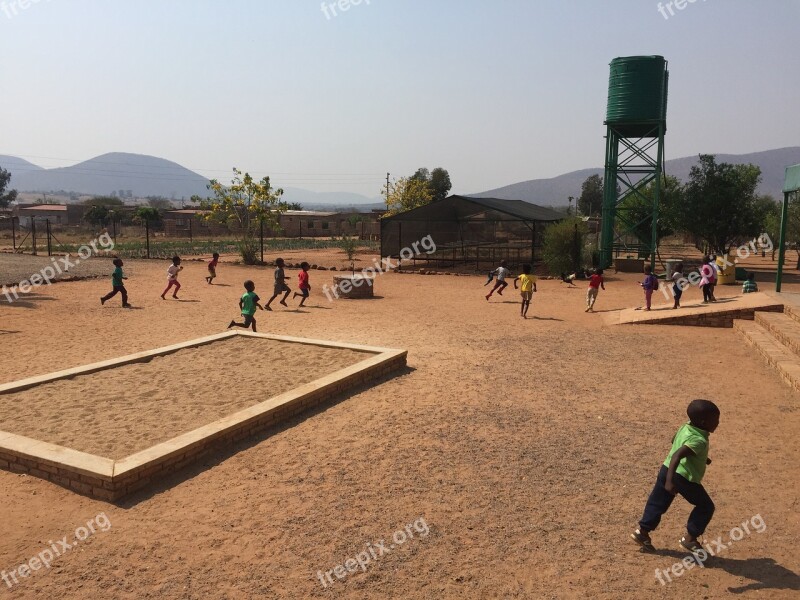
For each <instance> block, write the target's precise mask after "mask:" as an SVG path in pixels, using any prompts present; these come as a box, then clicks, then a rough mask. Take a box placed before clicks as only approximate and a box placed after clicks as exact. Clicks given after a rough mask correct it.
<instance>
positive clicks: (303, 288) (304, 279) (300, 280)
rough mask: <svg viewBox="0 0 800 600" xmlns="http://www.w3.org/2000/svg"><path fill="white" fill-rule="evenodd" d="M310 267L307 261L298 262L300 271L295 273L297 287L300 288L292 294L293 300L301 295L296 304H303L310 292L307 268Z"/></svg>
mask: <svg viewBox="0 0 800 600" xmlns="http://www.w3.org/2000/svg"><path fill="white" fill-rule="evenodd" d="M310 268H311V265H309V264H308V263H307V262H305V261H303V262H301V263H300V272H299V273H298V274H297V287H298V288H299V289H300V292H299V293H298V292H295V293H294V296H292V299H293V300H294V299H295V298H297V297H298V296H302V297H303V299H302V300H300V304H298V306H305V302H306V298H308V294H309V292H311V285H310V284H309V283H308V270H309V269H310Z"/></svg>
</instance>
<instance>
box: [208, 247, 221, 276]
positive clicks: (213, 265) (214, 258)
mask: <svg viewBox="0 0 800 600" xmlns="http://www.w3.org/2000/svg"><path fill="white" fill-rule="evenodd" d="M217 263H219V254H218V253H217V252H214V254H212V255H211V262H209V263H208V277H206V281H207V282H208V283H211V282H212V281H214V278H215V277H216V276H217Z"/></svg>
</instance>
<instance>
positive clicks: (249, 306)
mask: <svg viewBox="0 0 800 600" xmlns="http://www.w3.org/2000/svg"><path fill="white" fill-rule="evenodd" d="M244 289H245V290H246V291H245V293H244V294H242V297H241V298H239V310H240V311H242V316H243V317H244V323H237V322H236V321H231V322H230V323H229V324H228V329H230V328H231V327H244V328H245V329H247V328H248V327H251V326H252V328H253V331H255V330H256V319H255V316H254V315H255V314H256V308H260V309H261V310H264V309H263V308H262V306H261V305H260V304H259V303H258V301H259V300H260V298H259V297H258V296H257V295H256V291H255V290H256V284H255V283H253V282H252V281H250V280H249V279H248V280H247V281H245V282H244Z"/></svg>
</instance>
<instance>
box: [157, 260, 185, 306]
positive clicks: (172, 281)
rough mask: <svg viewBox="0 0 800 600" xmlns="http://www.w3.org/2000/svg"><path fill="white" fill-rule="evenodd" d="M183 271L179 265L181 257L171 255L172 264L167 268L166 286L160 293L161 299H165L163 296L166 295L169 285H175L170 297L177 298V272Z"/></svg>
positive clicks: (178, 283)
mask: <svg viewBox="0 0 800 600" xmlns="http://www.w3.org/2000/svg"><path fill="white" fill-rule="evenodd" d="M181 271H183V267H182V266H181V259H180V257H178V256H173V257H172V264H171V265H170V266H169V269H167V288H166V289H165V290H164V291H163V292H162V293H161V299H162V300H165V298H164V296H166V295H167V292H168V291H169V290H170V288H171V287H173V286H174V287H175V291H174V292H172V297H173V298H175V300H178V290H179V289H181V284H180V282H179V281H178V273H180V272H181Z"/></svg>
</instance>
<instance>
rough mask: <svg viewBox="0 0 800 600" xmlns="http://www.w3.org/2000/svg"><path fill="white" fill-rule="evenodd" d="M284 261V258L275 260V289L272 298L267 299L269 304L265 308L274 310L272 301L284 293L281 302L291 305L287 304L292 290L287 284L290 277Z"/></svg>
mask: <svg viewBox="0 0 800 600" xmlns="http://www.w3.org/2000/svg"><path fill="white" fill-rule="evenodd" d="M283 266H284V262H283V259H282V258H279V259H277V260H276V261H275V289H274V290H273V294H272V298H270V299H269V300H268V301H267V304H266V305H265V306H264V310H272V309H271V308H270V307H269V305H270V304H272V301H273V300H275V298H277V297H278V296H280V295H281V294H283V298H282V299H281V301H280V302H281V304H283V305H284V306H289V305H288V304H286V298H288V297H289V294H290V293H291V291H292V290H290V289H289V286H288V285H286V280H287V279H289V278H288V277H286V274H285V273H284V271H283Z"/></svg>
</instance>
